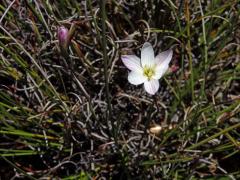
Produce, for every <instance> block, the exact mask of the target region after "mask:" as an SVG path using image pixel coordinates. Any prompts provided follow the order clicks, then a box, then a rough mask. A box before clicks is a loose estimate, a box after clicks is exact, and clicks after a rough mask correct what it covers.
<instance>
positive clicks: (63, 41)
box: [57, 26, 68, 49]
mask: <svg viewBox="0 0 240 180" xmlns="http://www.w3.org/2000/svg"><path fill="white" fill-rule="evenodd" d="M57 36H58V41H59V46H60V47H63V48H64V49H66V48H67V44H68V29H67V28H65V27H64V26H61V27H59V28H58V32H57Z"/></svg>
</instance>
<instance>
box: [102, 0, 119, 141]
mask: <svg viewBox="0 0 240 180" xmlns="http://www.w3.org/2000/svg"><path fill="white" fill-rule="evenodd" d="M105 6H106V1H105V0H101V16H102V18H101V22H102V48H103V60H104V80H105V93H106V99H107V107H108V111H107V114H106V120H107V121H108V120H109V119H110V122H111V126H112V132H113V135H114V139H116V138H115V137H116V136H115V126H114V121H113V119H112V106H111V98H110V92H109V82H108V64H109V59H108V56H107V48H106V47H107V41H106V23H105V22H106V19H107V16H106V9H105Z"/></svg>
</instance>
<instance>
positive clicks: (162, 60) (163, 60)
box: [155, 49, 173, 66]
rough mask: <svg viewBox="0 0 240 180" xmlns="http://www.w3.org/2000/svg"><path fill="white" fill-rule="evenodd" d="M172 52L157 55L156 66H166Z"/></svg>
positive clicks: (170, 50)
mask: <svg viewBox="0 0 240 180" xmlns="http://www.w3.org/2000/svg"><path fill="white" fill-rule="evenodd" d="M172 55H173V51H172V49H169V50H167V51H163V52H161V53H160V54H158V55H157V56H156V58H155V61H156V63H157V65H165V66H166V64H167V65H168V64H169V63H170V61H171V59H172Z"/></svg>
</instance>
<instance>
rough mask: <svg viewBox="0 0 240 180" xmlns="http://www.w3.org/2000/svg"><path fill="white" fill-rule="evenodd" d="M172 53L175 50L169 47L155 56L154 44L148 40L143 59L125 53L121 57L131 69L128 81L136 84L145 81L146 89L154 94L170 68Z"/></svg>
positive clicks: (145, 44)
mask: <svg viewBox="0 0 240 180" xmlns="http://www.w3.org/2000/svg"><path fill="white" fill-rule="evenodd" d="M172 55H173V51H172V50H171V49H169V50H167V51H164V52H162V53H160V54H158V55H157V56H156V57H154V51H153V48H152V45H151V44H150V43H148V42H146V43H144V44H143V47H142V49H141V59H139V58H138V57H137V56H135V55H123V56H122V57H121V59H122V62H123V63H124V65H125V66H126V67H127V68H128V69H130V70H131V72H130V73H129V74H128V81H129V82H130V83H131V84H134V85H139V84H142V83H144V89H145V90H146V91H147V92H148V93H149V94H151V95H154V94H155V93H156V92H157V91H158V89H159V79H160V78H161V77H162V76H163V75H164V74H165V72H166V71H167V70H168V67H169V63H170V61H171V59H172Z"/></svg>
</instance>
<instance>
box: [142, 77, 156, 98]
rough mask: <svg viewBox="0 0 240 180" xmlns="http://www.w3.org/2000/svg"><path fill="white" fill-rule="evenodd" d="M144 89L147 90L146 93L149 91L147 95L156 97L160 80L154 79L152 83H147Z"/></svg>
mask: <svg viewBox="0 0 240 180" xmlns="http://www.w3.org/2000/svg"><path fill="white" fill-rule="evenodd" d="M144 89H145V91H147V93H149V94H151V95H154V94H155V93H156V92H157V91H158V89H159V82H158V80H155V79H152V80H150V81H145V82H144Z"/></svg>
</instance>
